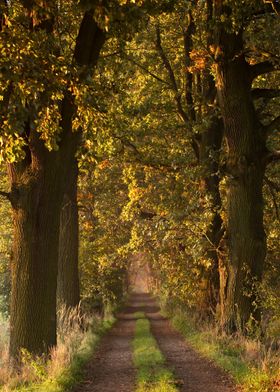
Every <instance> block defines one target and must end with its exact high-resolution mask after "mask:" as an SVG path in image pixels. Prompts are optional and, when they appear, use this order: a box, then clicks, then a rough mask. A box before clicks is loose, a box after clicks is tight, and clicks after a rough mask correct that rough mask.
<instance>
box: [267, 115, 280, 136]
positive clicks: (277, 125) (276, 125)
mask: <svg viewBox="0 0 280 392" xmlns="http://www.w3.org/2000/svg"><path fill="white" fill-rule="evenodd" d="M279 129H280V116H278V117H276V118H275V119H274V120H273V121H272V122H271V123H270V124H268V125H266V126H265V127H264V130H265V133H266V134H267V135H268V134H270V133H272V132H273V131H279Z"/></svg>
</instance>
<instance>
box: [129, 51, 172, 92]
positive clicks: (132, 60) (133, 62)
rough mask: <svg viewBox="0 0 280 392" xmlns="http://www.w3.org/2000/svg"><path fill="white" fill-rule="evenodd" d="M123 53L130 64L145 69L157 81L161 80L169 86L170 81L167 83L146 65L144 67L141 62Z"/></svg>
mask: <svg viewBox="0 0 280 392" xmlns="http://www.w3.org/2000/svg"><path fill="white" fill-rule="evenodd" d="M123 55H124V57H125V58H126V60H128V61H130V62H131V63H132V64H134V65H136V66H137V67H139V68H140V69H142V70H143V71H145V72H146V73H147V74H149V75H150V76H152V77H153V78H154V79H156V80H158V81H159V82H161V83H163V84H166V85H167V86H169V88H171V85H170V83H168V82H167V81H166V80H164V79H162V78H160V77H159V76H158V75H156V74H154V73H153V72H151V71H150V70H148V69H147V68H146V67H144V66H143V65H142V64H140V63H138V62H137V61H135V60H134V59H133V58H131V57H129V56H128V55H127V54H125V53H123Z"/></svg>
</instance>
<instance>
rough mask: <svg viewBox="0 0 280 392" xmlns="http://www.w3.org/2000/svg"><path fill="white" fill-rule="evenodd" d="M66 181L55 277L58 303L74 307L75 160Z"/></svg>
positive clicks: (76, 239)
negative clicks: (56, 274)
mask: <svg viewBox="0 0 280 392" xmlns="http://www.w3.org/2000/svg"><path fill="white" fill-rule="evenodd" d="M67 179H68V181H67V182H68V183H67V186H66V188H67V189H66V192H65V194H64V197H63V205H62V210H61V215H60V236H59V262H58V277H57V300H58V304H65V305H66V307H74V306H77V305H78V304H79V301H80V285H79V270H78V253H79V252H78V251H79V219H78V205H77V179H78V165H77V161H76V160H75V161H74V162H73V164H72V167H71V172H69V173H68V175H67Z"/></svg>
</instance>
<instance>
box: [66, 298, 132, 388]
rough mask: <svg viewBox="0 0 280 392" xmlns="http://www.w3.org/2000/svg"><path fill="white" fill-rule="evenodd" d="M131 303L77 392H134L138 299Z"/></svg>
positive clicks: (91, 362) (119, 318) (98, 351)
mask: <svg viewBox="0 0 280 392" xmlns="http://www.w3.org/2000/svg"><path fill="white" fill-rule="evenodd" d="M130 302H131V303H130V304H129V306H128V307H127V308H126V309H125V310H124V311H123V312H122V313H120V314H119V315H118V321H117V323H116V324H115V326H114V327H113V328H112V329H111V331H110V332H109V333H108V334H106V336H104V337H103V338H102V340H101V342H100V345H99V348H98V350H97V351H96V353H95V354H94V356H93V358H92V361H90V363H89V364H88V366H87V368H86V369H85V378H84V381H83V382H82V383H81V384H79V385H78V386H77V387H76V388H75V389H74V390H73V392H133V391H134V389H135V388H134V385H135V376H136V374H135V369H134V367H133V360H132V346H131V341H132V339H133V336H134V327H135V319H134V317H133V313H134V312H137V311H138V307H137V306H138V305H137V298H134V297H132V298H131V301H130Z"/></svg>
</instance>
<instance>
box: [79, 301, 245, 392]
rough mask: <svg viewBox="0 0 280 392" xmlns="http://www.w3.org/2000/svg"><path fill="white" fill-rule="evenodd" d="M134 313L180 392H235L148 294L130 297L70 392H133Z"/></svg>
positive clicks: (230, 384)
mask: <svg viewBox="0 0 280 392" xmlns="http://www.w3.org/2000/svg"><path fill="white" fill-rule="evenodd" d="M135 312H145V314H146V317H147V318H148V319H149V321H150V323H151V331H152V333H153V335H154V337H155V338H156V340H157V343H158V345H159V348H160V350H161V351H162V353H163V355H164V356H165V358H166V363H167V366H168V368H170V369H171V370H173V371H174V374H175V378H176V379H178V384H180V391H182V392H237V391H238V389H237V387H236V386H235V385H234V383H233V381H232V380H231V379H230V377H229V376H228V375H227V374H226V373H225V372H223V371H222V370H221V369H219V368H218V367H216V366H215V365H214V364H213V363H212V362H211V361H210V360H208V359H205V358H203V357H202V356H200V355H199V354H198V353H197V352H196V351H195V350H194V349H193V348H192V347H191V346H190V345H188V344H187V343H186V341H185V339H184V338H183V337H182V336H181V335H180V334H179V333H178V332H176V331H175V330H174V329H173V328H172V326H171V325H170V323H169V321H168V320H167V319H166V318H164V317H163V316H162V315H161V314H160V308H159V306H158V305H157V302H156V300H155V299H154V298H153V297H152V296H151V295H149V294H133V295H132V296H131V298H130V302H129V306H127V307H126V308H125V309H124V311H123V312H122V313H120V314H118V316H117V318H118V321H117V322H116V324H115V326H114V327H113V328H112V329H111V331H110V332H109V333H108V334H107V335H106V336H104V337H103V338H102V340H101V342H100V344H99V348H98V349H97V351H96V352H95V354H94V355H93V358H92V360H91V361H90V363H89V364H88V365H87V367H86V369H85V377H84V381H83V382H82V383H81V384H79V385H78V386H77V387H76V388H74V390H73V392H134V391H135V388H136V369H135V368H134V365H133V359H132V339H133V337H134V329H135V316H134V313H135Z"/></svg>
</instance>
